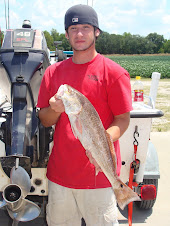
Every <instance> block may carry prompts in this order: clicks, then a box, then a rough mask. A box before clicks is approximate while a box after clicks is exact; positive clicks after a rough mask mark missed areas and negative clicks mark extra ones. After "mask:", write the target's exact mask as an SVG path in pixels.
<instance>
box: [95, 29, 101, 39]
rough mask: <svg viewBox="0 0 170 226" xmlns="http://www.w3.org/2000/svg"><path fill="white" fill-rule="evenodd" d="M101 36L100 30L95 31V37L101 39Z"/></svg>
mask: <svg viewBox="0 0 170 226" xmlns="http://www.w3.org/2000/svg"><path fill="white" fill-rule="evenodd" d="M99 35H100V30H99V29H96V30H95V36H96V37H99Z"/></svg>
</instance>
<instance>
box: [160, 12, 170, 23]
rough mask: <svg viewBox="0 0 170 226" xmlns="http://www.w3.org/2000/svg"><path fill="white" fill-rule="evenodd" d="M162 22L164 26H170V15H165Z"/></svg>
mask: <svg viewBox="0 0 170 226" xmlns="http://www.w3.org/2000/svg"><path fill="white" fill-rule="evenodd" d="M162 22H163V24H169V25H170V14H169V15H164V16H163V17H162Z"/></svg>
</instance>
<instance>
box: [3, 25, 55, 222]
mask: <svg viewBox="0 0 170 226" xmlns="http://www.w3.org/2000/svg"><path fill="white" fill-rule="evenodd" d="M49 65H50V62H49V51H48V48H47V44H46V40H45V37H44V34H43V33H42V32H41V31H40V30H33V29H31V28H22V29H15V30H7V31H6V34H5V36H4V40H3V44H2V48H1V49H0V81H1V82H0V89H1V91H2V93H3V95H4V96H5V98H4V99H5V102H3V103H0V119H1V120H0V144H1V143H2V144H4V147H5V155H6V156H2V155H1V157H0V161H1V166H2V169H3V170H4V172H5V174H6V175H7V176H8V177H10V183H11V184H9V185H7V186H6V187H5V189H4V191H3V198H4V199H3V202H2V203H1V204H0V206H4V205H7V209H8V210H9V211H8V212H9V213H10V216H11V217H12V218H13V219H14V220H15V218H16V220H17V221H22V219H24V220H25V219H26V220H27V221H28V220H32V219H31V217H30V219H29V217H28V216H26V217H25V216H24V214H25V215H26V214H27V213H26V212H29V211H26V210H28V209H29V208H33V209H34V208H35V204H34V203H32V204H30V201H23V199H24V200H25V197H26V196H27V194H28V192H29V190H30V189H31V186H30V182H29V180H30V179H31V177H32V172H31V168H32V167H39V168H41V167H44V168H45V167H46V165H47V162H48V157H49V143H50V142H51V141H52V133H53V129H52V128H44V127H43V126H42V125H41V124H40V122H39V120H38V118H37V113H36V103H37V98H38V92H39V87H40V83H41V80H42V76H43V74H44V71H45V69H46V68H47V67H48V66H49ZM0 147H1V146H0ZM14 178H15V179H14ZM24 178H27V183H26V184H27V185H26V187H27V188H25V187H24V183H25V181H24ZM28 178H29V179H28ZM23 190H26V191H27V192H25V193H24V191H23ZM11 194H12V195H14V196H17V197H13V198H14V200H15V201H14V202H15V204H14V203H13V201H11V200H10V198H9V197H11ZM16 194H17V195H16ZM30 206H31V207H30ZM36 209H37V211H39V207H38V206H37V207H36ZM16 211H17V213H18V212H19V213H21V211H22V214H16ZM36 213H37V212H36ZM21 215H22V217H19V216H21ZM36 216H38V214H36ZM24 220H23V221H24Z"/></svg>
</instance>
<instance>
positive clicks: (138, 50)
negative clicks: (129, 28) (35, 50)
mask: <svg viewBox="0 0 170 226" xmlns="http://www.w3.org/2000/svg"><path fill="white" fill-rule="evenodd" d="M44 34H45V37H46V40H47V45H48V48H49V49H50V50H51V51H53V50H55V45H54V41H62V44H61V45H59V46H58V49H63V50H67V51H69V50H72V49H71V46H70V44H69V42H68V40H67V39H66V38H65V34H59V33H58V32H57V30H56V29H52V30H51V33H49V32H48V31H44ZM96 50H97V51H98V52H99V53H101V54H155V53H170V40H167V39H164V37H163V35H159V34H157V33H150V34H148V35H147V36H146V37H143V36H140V35H132V34H130V33H127V32H125V33H124V34H123V35H117V34H109V33H107V32H102V33H101V34H100V36H99V38H98V39H97V41H96Z"/></svg>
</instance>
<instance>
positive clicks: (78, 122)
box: [75, 116, 83, 134]
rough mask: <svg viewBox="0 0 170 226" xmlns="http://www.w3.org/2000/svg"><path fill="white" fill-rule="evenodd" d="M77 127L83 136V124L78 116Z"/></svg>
mask: <svg viewBox="0 0 170 226" xmlns="http://www.w3.org/2000/svg"><path fill="white" fill-rule="evenodd" d="M75 125H76V128H77V130H78V131H79V133H81V134H82V131H83V129H82V124H81V121H80V117H78V116H77V117H76V121H75Z"/></svg>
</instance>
